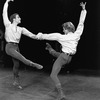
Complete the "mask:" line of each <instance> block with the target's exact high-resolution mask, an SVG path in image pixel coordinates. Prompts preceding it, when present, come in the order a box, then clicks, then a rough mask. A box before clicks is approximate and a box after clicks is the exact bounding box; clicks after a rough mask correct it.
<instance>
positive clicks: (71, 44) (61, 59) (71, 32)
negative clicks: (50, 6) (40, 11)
mask: <svg viewBox="0 0 100 100" xmlns="http://www.w3.org/2000/svg"><path fill="white" fill-rule="evenodd" d="M85 5H86V3H83V2H82V3H80V6H81V7H82V11H81V14H80V19H79V24H78V26H77V29H76V31H75V27H74V25H73V24H72V23H71V22H66V23H64V24H63V32H64V33H65V34H64V35H62V34H60V33H51V34H42V33H38V35H37V38H38V39H40V40H42V39H45V40H56V41H58V42H59V43H60V44H61V46H62V52H61V53H60V52H56V51H55V50H54V49H53V48H52V47H51V46H50V45H49V44H48V43H47V47H46V49H47V50H49V53H50V54H52V55H53V56H55V57H57V60H56V61H55V62H54V64H53V68H52V72H51V75H50V77H51V79H52V80H53V82H54V84H55V86H56V89H57V90H58V94H59V96H58V100H63V99H64V98H65V95H64V93H63V90H62V87H61V83H60V81H59V79H58V77H57V75H58V73H59V72H60V70H61V68H62V66H63V65H65V64H66V63H69V62H70V61H71V58H72V55H74V54H75V53H76V48H77V45H78V41H79V40H80V37H81V35H82V33H83V29H84V21H85V18H86V13H87V11H86V9H85Z"/></svg>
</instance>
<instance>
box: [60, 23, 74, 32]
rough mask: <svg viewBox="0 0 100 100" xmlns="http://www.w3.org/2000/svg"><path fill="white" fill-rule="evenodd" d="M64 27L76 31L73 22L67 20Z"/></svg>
mask: <svg viewBox="0 0 100 100" xmlns="http://www.w3.org/2000/svg"><path fill="white" fill-rule="evenodd" d="M62 27H63V28H64V29H65V30H66V29H67V30H68V31H69V32H73V33H74V32H75V26H74V25H73V24H72V22H66V23H64V24H62Z"/></svg>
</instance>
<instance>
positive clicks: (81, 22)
mask: <svg viewBox="0 0 100 100" xmlns="http://www.w3.org/2000/svg"><path fill="white" fill-rule="evenodd" d="M86 14H87V11H86V10H82V11H81V15H80V20H79V24H78V27H77V29H76V31H75V33H76V34H78V35H81V34H82V32H83V29H84V21H85V18H86Z"/></svg>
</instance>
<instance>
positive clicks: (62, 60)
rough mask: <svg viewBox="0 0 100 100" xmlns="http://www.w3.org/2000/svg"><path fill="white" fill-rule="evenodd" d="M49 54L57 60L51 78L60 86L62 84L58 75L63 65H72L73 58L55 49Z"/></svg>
mask: <svg viewBox="0 0 100 100" xmlns="http://www.w3.org/2000/svg"><path fill="white" fill-rule="evenodd" d="M49 53H50V54H52V55H53V56H55V57H56V58H57V59H56V61H55V62H54V64H53V68H52V72H51V75H50V76H51V78H52V80H53V81H54V83H55V85H56V86H58V85H61V84H60V81H59V79H58V77H57V75H58V73H59V72H60V70H61V68H62V66H63V65H65V64H67V63H70V61H71V59H72V56H70V55H68V54H65V53H60V52H56V51H55V50H54V49H51V50H50V51H49Z"/></svg>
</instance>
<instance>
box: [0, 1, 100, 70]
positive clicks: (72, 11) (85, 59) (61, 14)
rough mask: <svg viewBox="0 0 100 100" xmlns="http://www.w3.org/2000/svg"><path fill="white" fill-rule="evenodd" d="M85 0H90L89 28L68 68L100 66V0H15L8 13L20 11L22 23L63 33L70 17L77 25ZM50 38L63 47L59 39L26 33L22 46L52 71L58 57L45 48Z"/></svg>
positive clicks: (0, 23)
mask: <svg viewBox="0 0 100 100" xmlns="http://www.w3.org/2000/svg"><path fill="white" fill-rule="evenodd" d="M82 1H83V2H87V5H86V9H87V17H86V20H85V28H84V32H83V35H82V36H81V39H80V41H79V44H78V47H77V53H76V54H75V55H74V56H73V59H72V62H71V63H70V64H69V65H68V69H69V70H76V69H93V70H100V67H99V66H100V61H99V58H100V52H99V51H100V50H99V48H100V46H99V45H100V40H99V37H100V35H99V34H100V29H99V26H100V20H99V17H100V14H99V13H100V11H99V9H100V7H99V6H100V5H99V4H100V1H99V0H15V1H14V2H11V3H10V4H9V9H8V13H9V16H10V15H11V14H13V13H15V12H17V13H19V15H20V17H21V18H22V23H21V24H20V26H23V27H26V28H27V29H28V30H30V31H31V32H33V33H34V34H37V33H38V32H43V33H52V32H60V33H62V27H61V25H62V24H63V23H64V22H66V21H71V22H72V23H73V24H74V25H75V27H77V25H78V22H79V17H80V12H81V7H80V2H82ZM4 2H5V0H0V29H1V30H2V31H3V32H4V26H3V21H2V8H3V4H4ZM46 42H49V43H50V44H51V45H52V46H53V48H54V49H56V50H58V51H59V43H57V42H56V41H46V40H43V41H42V40H41V41H40V40H33V39H30V38H29V37H26V36H24V35H22V37H21V41H20V44H19V47H20V51H21V53H22V54H23V55H24V56H25V57H26V58H28V59H31V60H32V61H34V62H37V63H40V64H42V65H43V66H44V70H47V71H48V70H49V69H51V68H52V64H53V62H54V60H55V58H53V57H52V56H51V55H50V54H49V53H48V51H46V50H45V46H46V45H45V43H46ZM4 57H5V61H4V62H5V63H6V64H5V65H6V66H7V67H8V65H9V67H11V66H12V62H11V58H10V57H8V56H7V55H5V56H4ZM8 58H9V59H8ZM22 65H23V64H22ZM66 68H67V66H66Z"/></svg>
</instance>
